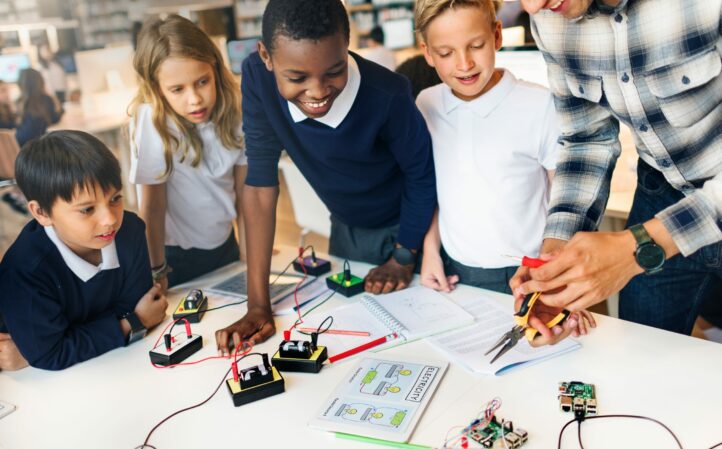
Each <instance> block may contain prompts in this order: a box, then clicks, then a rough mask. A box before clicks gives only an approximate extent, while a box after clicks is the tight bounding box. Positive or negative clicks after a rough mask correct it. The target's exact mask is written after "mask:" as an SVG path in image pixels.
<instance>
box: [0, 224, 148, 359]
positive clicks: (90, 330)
mask: <svg viewBox="0 0 722 449" xmlns="http://www.w3.org/2000/svg"><path fill="white" fill-rule="evenodd" d="M115 243H116V249H117V252H118V262H119V264H120V267H119V268H115V269H112V270H103V271H100V272H99V273H98V274H96V275H95V276H93V277H92V278H91V279H89V280H88V282H83V281H82V280H80V278H78V277H77V276H76V275H75V274H74V273H73V272H72V271H71V270H70V269H69V268H68V266H67V265H66V264H65V261H64V260H63V258H62V257H61V255H60V252H59V251H58V249H57V248H56V247H55V245H54V244H53V242H52V241H51V240H50V238H49V237H48V236H47V234H46V233H45V230H44V229H43V227H42V226H41V225H40V224H39V223H38V222H37V221H35V220H33V221H31V222H30V223H28V224H27V225H26V226H25V227H24V228H23V230H22V231H21V232H20V235H19V236H18V238H17V240H15V243H13V245H12V246H11V247H10V249H9V250H8V251H7V253H6V254H5V257H4V258H3V260H2V263H0V314H2V315H3V317H4V320H5V325H6V327H7V330H8V332H10V335H11V336H12V338H13V341H14V342H15V344H16V345H17V347H18V349H19V350H20V353H21V354H22V355H23V357H25V359H27V361H28V363H30V365H31V366H34V367H36V368H42V369H49V370H60V369H63V368H67V367H69V366H71V365H74V364H76V363H78V362H82V361H84V360H88V359H91V358H93V357H96V356H98V355H100V354H103V353H104V352H107V351H110V350H111V349H115V348H118V347H120V346H124V345H125V339H124V337H123V334H122V332H121V330H120V321H119V318H120V316H121V315H123V314H124V313H126V312H129V311H132V310H134V309H135V306H136V304H137V303H138V300H140V298H141V297H142V296H143V295H144V294H145V293H147V292H148V290H149V289H150V287H151V285H152V278H151V270H150V260H149V258H148V247H147V245H146V240H145V224H144V223H143V221H142V220H141V219H140V218H138V216H137V215H135V214H133V213H132V212H127V211H126V212H125V214H124V216H123V224H122V226H121V227H120V230H119V231H118V234H117V235H116V238H115Z"/></svg>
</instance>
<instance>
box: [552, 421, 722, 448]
mask: <svg viewBox="0 0 722 449" xmlns="http://www.w3.org/2000/svg"><path fill="white" fill-rule="evenodd" d="M600 418H630V419H642V420H646V421H652V422H654V423H657V424H659V425H660V426H662V427H663V428H664V430H666V431H667V432H669V434H670V435H672V438H674V441H675V443H677V446H678V447H679V449H684V448H683V447H682V443H680V441H679V438H677V435H675V433H674V432H672V429H670V428H669V427H667V426H666V425H665V424H664V423H662V422H661V421H657V420H656V419H654V418H650V417H648V416H640V415H597V416H587V417H586V418H584V420H589V419H600ZM575 421H577V422H579V430H578V432H579V446H580V447H581V449H584V446H582V430H581V429H582V423H581V421H582V420H577V419H576V418H575V419H572V420H570V421H568V422H567V423H566V424H564V427H562V430H560V431H559V441H558V442H557V449H561V447H562V435H563V434H564V431H565V430H566V428H567V427H569V424H571V423H573V422H575ZM720 445H722V443H719V444H718V445H717V446H720ZM717 446H712V447H711V448H710V449H713V448H715V447H717Z"/></svg>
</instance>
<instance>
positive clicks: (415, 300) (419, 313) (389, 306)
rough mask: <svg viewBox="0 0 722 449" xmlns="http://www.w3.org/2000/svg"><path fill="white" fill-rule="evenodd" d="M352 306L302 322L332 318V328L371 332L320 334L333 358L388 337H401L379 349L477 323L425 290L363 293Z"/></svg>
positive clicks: (311, 323) (315, 322)
mask: <svg viewBox="0 0 722 449" xmlns="http://www.w3.org/2000/svg"><path fill="white" fill-rule="evenodd" d="M351 301H353V302H352V303H351V304H348V305H345V306H341V307H338V308H335V309H331V310H329V311H323V312H319V313H314V314H312V315H310V316H308V317H304V319H303V327H317V326H319V325H320V324H321V323H322V322H323V320H325V319H326V317H328V316H331V317H333V323H332V324H331V329H342V330H352V331H362V332H368V333H369V336H364V337H358V336H348V335H332V334H320V335H319V337H318V344H319V345H322V346H326V348H327V349H328V353H329V355H331V356H333V355H335V354H339V353H341V352H344V351H346V350H348V349H351V348H355V347H357V346H359V345H362V344H364V343H367V342H369V341H372V340H376V339H377V338H380V337H383V336H385V335H390V334H394V333H395V334H397V335H398V337H397V338H395V339H393V340H391V341H389V342H387V343H386V344H384V345H382V346H379V347H377V348H376V350H379V349H385V348H388V347H391V346H396V345H399V344H402V343H405V342H407V341H413V340H417V339H419V338H423V337H428V336H430V335H435V334H438V333H440V332H445V331H448V330H449V329H456V328H458V327H460V326H466V325H469V324H471V323H473V322H474V317H472V316H471V315H470V314H469V313H467V312H466V311H464V309H463V308H461V307H459V306H458V305H457V304H456V303H454V301H451V300H450V299H448V298H446V297H445V296H444V295H442V294H441V293H438V292H436V291H434V290H431V289H429V288H426V287H411V288H407V289H404V290H400V291H398V292H394V293H387V294H385V295H372V294H368V293H366V294H363V295H362V296H361V299H355V298H354V299H352V300H351Z"/></svg>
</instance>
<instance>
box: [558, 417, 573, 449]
mask: <svg viewBox="0 0 722 449" xmlns="http://www.w3.org/2000/svg"><path fill="white" fill-rule="evenodd" d="M573 422H576V419H572V420H569V421H567V423H566V424H564V426H563V427H562V430H560V431H559V441H557V449H562V435H564V431H565V430H567V427H569V425H570V424H571V423H573Z"/></svg>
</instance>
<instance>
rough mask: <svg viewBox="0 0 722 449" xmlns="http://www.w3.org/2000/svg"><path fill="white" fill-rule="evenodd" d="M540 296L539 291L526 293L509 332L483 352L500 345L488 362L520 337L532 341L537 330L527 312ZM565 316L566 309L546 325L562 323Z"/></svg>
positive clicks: (567, 314) (506, 350)
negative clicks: (530, 321)
mask: <svg viewBox="0 0 722 449" xmlns="http://www.w3.org/2000/svg"><path fill="white" fill-rule="evenodd" d="M540 296H541V292H535V293H530V294H528V295H526V297H525V298H524V301H523V302H522V303H521V307H520V308H519V311H518V312H517V313H515V314H514V322H515V323H516V325H515V326H514V327H512V328H511V330H510V331H509V332H506V333H505V334H504V335H502V336H501V338H500V339H499V341H497V342H496V344H494V346H492V347H491V348H490V349H489V350H488V351H486V353H485V354H484V355H489V354H490V353H491V352H492V351H494V350H495V349H496V348H498V347H500V346H501V349H500V350H499V352H497V353H496V355H495V356H494V358H492V359H491V362H489V363H494V362H496V360H497V359H498V358H499V357H501V356H502V355H504V354H506V353H507V352H508V351H509V350H510V349H511V348H513V347H514V346H516V344H517V343H519V340H521V338H522V337H526V339H527V340H528V341H532V340H533V339H534V337H536V335H537V333H539V331H538V330H536V329H534V328H533V327H531V326H529V313H530V312H531V309H532V308H533V307H534V304H535V303H536V301H537V299H539V297H540ZM567 317H569V311H568V310H566V309H565V310H562V311H561V312H560V313H559V314H558V315H557V316H555V317H554V318H552V319H551V321H549V322H548V323H547V324H546V326H547V327H548V328H552V327H554V326H556V325H558V324H562V323H564V321H565V320H566V319H567Z"/></svg>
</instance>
